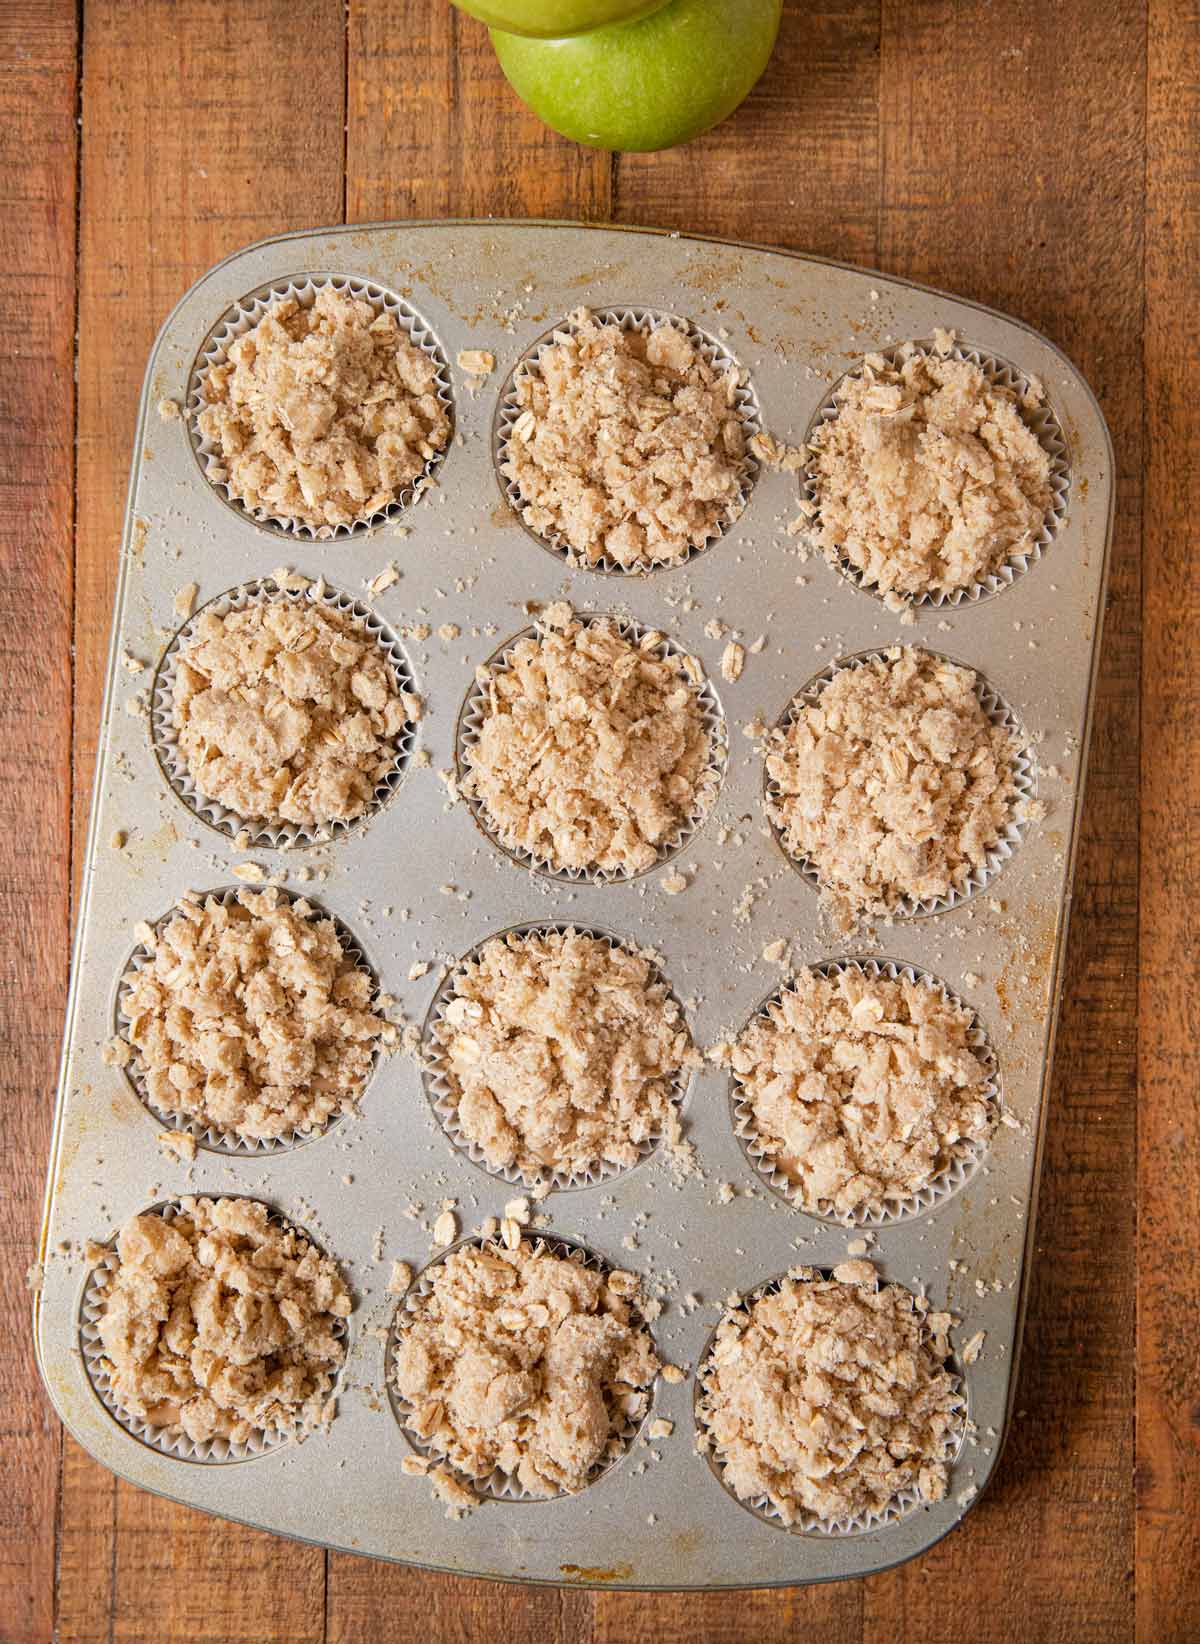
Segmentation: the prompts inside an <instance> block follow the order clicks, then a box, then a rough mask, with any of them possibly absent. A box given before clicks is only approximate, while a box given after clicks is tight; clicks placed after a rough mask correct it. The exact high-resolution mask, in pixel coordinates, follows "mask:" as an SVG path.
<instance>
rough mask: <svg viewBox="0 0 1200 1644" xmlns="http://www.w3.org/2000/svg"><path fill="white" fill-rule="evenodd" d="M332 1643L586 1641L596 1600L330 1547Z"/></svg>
mask: <svg viewBox="0 0 1200 1644" xmlns="http://www.w3.org/2000/svg"><path fill="white" fill-rule="evenodd" d="M325 1611H326V1634H325V1644H360V1640H363V1639H369V1640H370V1644H412V1641H413V1640H414V1639H417V1640H420V1641H421V1644H479V1641H481V1640H485V1639H493V1640H495V1641H496V1644H501V1641H503V1644H587V1641H588V1640H590V1637H591V1600H590V1598H589V1597H588V1595H587V1594H586V1593H573V1592H570V1591H569V1590H563V1589H561V1588H557V1587H532V1586H517V1585H513V1584H511V1583H508V1582H500V1581H473V1580H469V1579H467V1578H465V1577H462V1576H451V1575H438V1574H435V1573H433V1572H430V1571H426V1570H411V1569H405V1568H404V1567H403V1566H401V1565H397V1564H380V1563H378V1562H376V1561H375V1560H373V1559H367V1558H353V1557H351V1556H349V1555H348V1554H345V1553H331V1554H330V1555H329V1574H328V1585H327V1589H326V1597H325Z"/></svg>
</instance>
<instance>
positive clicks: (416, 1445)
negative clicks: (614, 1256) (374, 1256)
mask: <svg viewBox="0 0 1200 1644" xmlns="http://www.w3.org/2000/svg"><path fill="white" fill-rule="evenodd" d="M522 1237H523V1238H524V1240H525V1242H526V1243H528V1244H530V1245H532V1247H533V1249H534V1250H535V1251H541V1250H547V1251H549V1253H550V1254H551V1255H552V1256H560V1257H563V1258H565V1259H566V1260H567V1261H575V1262H579V1263H580V1264H581V1265H582V1266H583V1267H587V1268H590V1269H591V1270H592V1271H593V1272H595V1273H615V1272H625V1271H628V1270H627V1269H624V1268H617V1267H615V1266H614V1265H613V1263H612V1262H610V1261H606V1260H605V1258H604V1257H603V1256H598V1255H597V1254H596V1252H595V1251H594V1250H589V1248H588V1247H587V1245H585V1244H581V1243H580V1241H579V1240H578V1239H567V1238H563V1237H562V1236H561V1235H559V1234H556V1233H531V1232H524V1231H523V1234H522ZM495 1243H496V1241H495V1240H494V1239H491V1240H489V1239H483V1238H480V1237H479V1235H478V1234H470V1235H468V1237H466V1238H465V1239H459V1240H458V1241H457V1242H456V1243H455V1244H452V1245H447V1247H446V1249H445V1250H441V1251H439V1252H438V1254H437V1255H436V1256H435V1257H434V1258H433V1260H432V1261H429V1262H427V1263H426V1264H425V1266H424V1267H423V1268H422V1269H421V1271H420V1272H419V1273H418V1274H417V1275H416V1277H415V1278H414V1279H413V1281H412V1283H411V1284H410V1285H409V1287H408V1289H407V1290H406V1291H405V1293H404V1295H403V1296H401V1298H400V1300H399V1301H398V1302H397V1304H396V1309H395V1312H394V1313H393V1315H392V1321H391V1324H390V1325H389V1326H388V1336H387V1344H386V1346H385V1349H384V1381H385V1383H386V1386H387V1395H388V1402H389V1404H390V1405H391V1407H392V1414H393V1416H395V1418H396V1423H397V1425H398V1426H399V1428H400V1431H401V1432H402V1433H403V1434H404V1437H405V1440H406V1442H407V1443H408V1446H409V1448H410V1449H411V1450H413V1451H414V1452H415V1453H416V1454H417V1455H419V1456H424V1457H426V1459H427V1460H429V1461H430V1462H431V1463H433V1465H434V1466H444V1467H446V1468H447V1469H448V1470H449V1471H450V1472H451V1473H453V1474H454V1475H455V1476H456V1477H458V1478H461V1479H465V1480H466V1481H467V1482H468V1483H469V1484H470V1486H471V1488H472V1489H473V1490H474V1491H475V1493H476V1495H477V1496H479V1498H480V1499H481V1500H482V1501H503V1502H540V1503H543V1504H544V1503H546V1502H552V1501H563V1500H569V1499H570V1497H571V1495H572V1492H570V1491H567V1490H557V1491H555V1492H554V1493H553V1494H552V1495H535V1494H534V1493H533V1492H532V1491H530V1490H526V1489H525V1488H524V1487H523V1486H522V1485H520V1484H518V1483H517V1481H516V1478H515V1476H514V1475H513V1474H510V1473H505V1472H502V1471H501V1469H500V1468H499V1467H496V1468H493V1470H492V1471H491V1472H490V1473H488V1474H486V1475H485V1476H484V1477H482V1478H474V1477H472V1476H471V1475H470V1474H469V1473H466V1472H464V1471H463V1470H462V1468H461V1467H457V1466H455V1465H454V1463H452V1462H451V1461H449V1460H448V1458H447V1457H446V1456H445V1455H443V1454H442V1452H441V1451H440V1450H437V1449H435V1448H434V1447H433V1446H432V1445H431V1444H429V1443H428V1441H427V1440H426V1439H424V1438H422V1436H421V1435H420V1433H417V1432H415V1431H414V1430H413V1429H412V1428H411V1427H409V1425H408V1423H409V1421H410V1420H411V1418H412V1415H413V1409H412V1406H411V1405H410V1404H409V1402H408V1400H407V1399H405V1398H404V1397H403V1396H402V1395H401V1394H400V1392H399V1391H398V1389H397V1387H396V1385H395V1382H394V1380H393V1376H392V1363H393V1359H394V1356H395V1352H396V1347H397V1343H398V1341H399V1338H400V1335H401V1332H402V1329H403V1324H404V1319H405V1317H406V1316H409V1315H412V1314H415V1313H416V1312H417V1310H418V1307H419V1304H420V1303H421V1302H422V1301H423V1300H424V1299H425V1298H427V1297H428V1296H429V1295H430V1294H431V1292H432V1289H433V1278H434V1274H435V1270H436V1269H437V1268H439V1267H440V1266H441V1265H442V1263H443V1262H444V1261H445V1260H446V1258H447V1257H448V1256H452V1255H453V1254H454V1253H455V1251H457V1250H462V1249H464V1248H465V1247H466V1246H468V1245H473V1246H475V1247H476V1248H477V1249H485V1248H487V1247H488V1246H489V1245H495ZM500 1248H503V1247H500ZM630 1310H631V1312H632V1314H633V1317H634V1320H635V1322H636V1323H637V1324H638V1325H639V1326H640V1327H641V1328H642V1329H644V1330H646V1331H647V1332H649V1330H650V1327H649V1325H648V1324H646V1322H645V1320H644V1319H643V1318H642V1317H641V1313H640V1311H639V1309H638V1307H637V1305H636V1303H631V1304H630ZM652 1405H653V1392H652V1389H648V1390H647V1393H646V1408H645V1410H644V1411H643V1413H642V1414H641V1415H640V1416H639V1417H637V1419H636V1420H635V1419H634V1418H633V1417H632V1416H624V1417H622V1419H621V1424H620V1425H619V1426H618V1427H617V1428H616V1430H615V1431H614V1432H613V1433H612V1436H611V1437H610V1439H609V1443H608V1451H607V1453H606V1454H605V1455H604V1456H602V1457H601V1459H600V1460H599V1461H598V1462H596V1464H595V1465H594V1466H593V1468H592V1470H591V1472H589V1474H588V1476H587V1481H586V1483H585V1485H584V1489H588V1488H589V1487H590V1486H591V1485H593V1484H595V1483H597V1482H598V1480H600V1479H602V1478H603V1477H604V1475H605V1474H606V1473H608V1472H610V1471H611V1469H612V1468H614V1467H615V1466H617V1464H618V1463H619V1462H620V1461H622V1460H623V1459H624V1457H625V1456H627V1455H628V1454H629V1451H630V1450H631V1449H632V1448H633V1445H634V1443H635V1441H636V1439H637V1437H638V1434H639V1433H640V1432H641V1431H642V1428H643V1426H644V1425H645V1424H646V1422H647V1421H649V1419H650V1411H651V1407H652ZM573 1493H574V1494H575V1495H578V1494H580V1492H579V1491H575V1492H573Z"/></svg>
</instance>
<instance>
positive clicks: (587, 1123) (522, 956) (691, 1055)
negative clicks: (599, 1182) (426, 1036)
mask: <svg viewBox="0 0 1200 1644" xmlns="http://www.w3.org/2000/svg"><path fill="white" fill-rule="evenodd" d="M433 1039H434V1045H435V1047H436V1048H435V1051H434V1055H435V1066H438V1067H439V1068H440V1070H441V1071H442V1072H443V1075H444V1077H445V1079H446V1081H447V1083H448V1085H449V1087H450V1091H451V1100H452V1102H453V1105H454V1109H455V1118H456V1121H457V1125H458V1128H459V1130H460V1131H461V1133H462V1135H463V1137H464V1138H465V1139H466V1140H467V1141H468V1142H470V1143H473V1144H474V1145H475V1146H476V1147H478V1148H479V1149H480V1150H481V1151H482V1153H483V1156H484V1158H485V1159H486V1161H487V1163H488V1164H489V1165H490V1166H491V1168H492V1169H494V1170H503V1169H515V1170H518V1171H520V1172H521V1173H522V1174H523V1175H525V1176H527V1177H530V1178H535V1177H541V1176H543V1175H546V1174H551V1173H554V1172H556V1171H557V1172H562V1173H563V1174H564V1175H567V1176H576V1175H581V1174H583V1173H585V1172H588V1171H590V1170H593V1169H596V1168H598V1167H600V1166H601V1165H605V1164H608V1165H617V1166H628V1165H632V1164H635V1163H636V1162H637V1160H638V1158H639V1156H640V1152H641V1149H642V1147H643V1145H644V1144H645V1143H647V1142H649V1141H651V1140H653V1139H656V1138H658V1137H660V1136H661V1135H663V1134H664V1132H665V1128H666V1120H667V1112H668V1109H669V1108H670V1106H671V1103H672V1100H673V1098H674V1097H675V1096H676V1094H677V1091H678V1081H679V1076H680V1074H681V1073H682V1072H683V1071H684V1069H686V1068H690V1067H694V1066H697V1065H699V1062H700V1058H699V1056H698V1055H697V1053H696V1051H695V1049H694V1047H693V1045H692V1040H691V1035H690V1034H689V1032H688V1029H687V1024H686V1022H685V1021H684V1018H683V1013H682V1011H681V1010H680V1008H679V1005H678V1003H677V1002H676V1001H675V999H674V998H673V997H672V995H671V992H670V990H669V988H668V987H667V984H666V983H665V982H664V981H663V980H662V979H661V978H660V977H659V976H658V974H657V973H656V971H655V969H654V967H653V965H652V964H651V963H650V961H649V960H648V959H647V958H645V957H644V956H643V955H641V954H639V953H635V952H633V951H632V950H631V949H629V948H627V947H623V946H620V945H617V944H615V943H610V942H607V941H605V940H603V939H601V938H598V937H595V936H590V935H588V934H586V933H585V932H582V931H576V930H566V931H554V930H552V931H527V932H523V933H521V932H514V933H511V934H509V935H508V936H505V937H494V938H493V939H492V940H491V941H489V942H486V943H485V944H484V946H483V947H482V949H481V950H480V952H479V954H478V955H477V956H476V957H474V958H472V959H470V960H468V961H467V962H466V963H465V964H463V965H462V966H461V967H460V968H459V970H458V971H456V972H455V975H454V978H453V995H452V997H451V998H450V1000H449V1002H448V1003H447V1004H446V1006H445V1008H444V1010H443V1012H442V1015H441V1017H440V1018H439V1020H438V1021H437V1022H436V1023H435V1024H434V1028H433Z"/></svg>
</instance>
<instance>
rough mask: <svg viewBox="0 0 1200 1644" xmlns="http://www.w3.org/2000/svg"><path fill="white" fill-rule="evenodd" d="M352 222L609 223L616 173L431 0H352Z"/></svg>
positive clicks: (468, 28) (455, 16) (476, 26)
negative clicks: (546, 118) (519, 92)
mask: <svg viewBox="0 0 1200 1644" xmlns="http://www.w3.org/2000/svg"><path fill="white" fill-rule="evenodd" d="M348 17H349V43H348V49H349V62H348V73H347V124H346V221H347V222H351V223H357V222H378V221H382V220H384V219H388V218H403V217H444V216H452V217H487V216H497V217H570V218H575V219H579V220H591V221H601V220H604V219H606V218H607V217H608V215H609V209H610V204H611V179H612V162H611V161H610V158H609V156H608V155H607V154H599V153H597V152H596V151H595V150H592V149H585V148H580V147H579V146H578V145H577V144H575V143H569V142H567V141H566V139H565V138H562V137H559V136H557V135H556V134H555V133H554V132H552V131H550V130H548V129H547V128H546V127H545V126H544V125H543V124H542V123H541V121H540V120H538V119H535V117H534V116H533V115H532V114H530V113H529V111H528V109H526V108H525V106H524V104H522V103H521V102H520V101H519V99H518V98H517V97H515V96H514V95H513V93H512V92H511V91H510V89H509V87H508V84H507V82H506V81H505V79H504V76H503V75H502V74H501V73H500V69H499V66H498V64H497V62H496V55H495V53H494V52H493V50H492V47H491V42H490V41H489V39H488V35H487V30H486V29H485V28H484V27H483V25H482V24H480V23H476V22H474V21H473V20H472V19H471V18H469V17H466V16H464V15H463V14H462V13H461V12H459V11H457V10H455V9H454V8H453V7H451V6H448V5H445V4H442V3H440V0H439V3H437V4H435V5H433V6H430V5H429V3H428V0H349V12H348Z"/></svg>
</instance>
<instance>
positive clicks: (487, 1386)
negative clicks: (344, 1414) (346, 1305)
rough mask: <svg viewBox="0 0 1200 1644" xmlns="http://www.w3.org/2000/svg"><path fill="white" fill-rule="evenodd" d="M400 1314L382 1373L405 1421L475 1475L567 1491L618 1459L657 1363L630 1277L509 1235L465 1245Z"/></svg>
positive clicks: (533, 1490)
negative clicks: (497, 1474) (404, 1410)
mask: <svg viewBox="0 0 1200 1644" xmlns="http://www.w3.org/2000/svg"><path fill="white" fill-rule="evenodd" d="M428 1284H429V1288H428V1291H427V1292H423V1291H418V1294H417V1297H416V1302H415V1310H409V1311H406V1312H405V1313H404V1314H403V1315H402V1316H401V1321H400V1328H399V1331H398V1334H397V1340H396V1347H395V1351H394V1353H393V1358H392V1379H393V1382H394V1384H395V1387H396V1390H397V1392H398V1393H399V1394H400V1396H401V1398H402V1399H403V1400H404V1401H405V1402H406V1404H408V1405H409V1406H410V1408H411V1418H410V1420H409V1421H408V1423H407V1425H408V1426H409V1427H410V1428H411V1429H412V1430H413V1432H414V1433H416V1434H417V1435H419V1437H420V1438H421V1439H422V1441H423V1442H424V1443H425V1444H426V1445H427V1446H428V1447H429V1448H430V1449H431V1450H432V1451H433V1452H434V1453H435V1454H436V1455H440V1456H444V1457H445V1458H446V1460H447V1461H448V1462H449V1463H450V1464H451V1465H452V1466H453V1467H455V1468H457V1469H458V1471H459V1472H460V1473H463V1474H465V1475H466V1476H467V1477H468V1478H472V1479H475V1480H477V1481H482V1480H485V1479H486V1478H487V1477H488V1476H489V1475H490V1474H491V1473H492V1472H494V1471H495V1470H496V1469H499V1470H500V1471H501V1472H502V1473H506V1474H508V1475H509V1476H510V1477H511V1478H512V1479H513V1480H514V1481H515V1482H516V1484H518V1485H519V1486H520V1488H521V1489H523V1490H526V1491H528V1492H529V1493H530V1494H531V1495H535V1496H550V1495H555V1494H557V1493H559V1492H560V1491H561V1492H566V1493H569V1494H574V1493H576V1492H578V1491H580V1490H582V1489H583V1488H584V1486H585V1485H586V1484H587V1483H588V1475H589V1474H590V1473H591V1472H592V1471H593V1469H594V1468H596V1467H597V1466H598V1465H599V1464H601V1463H602V1462H604V1461H606V1460H608V1459H611V1458H613V1457H615V1456H616V1455H618V1454H619V1453H620V1451H621V1449H622V1448H623V1446H624V1442H625V1435H626V1434H627V1433H628V1432H629V1431H630V1429H631V1428H632V1427H636V1425H637V1424H638V1423H639V1422H640V1421H641V1419H642V1416H643V1415H644V1414H645V1412H646V1408H647V1404H648V1402H649V1400H648V1394H647V1393H646V1391H645V1389H646V1388H647V1387H649V1385H650V1383H651V1382H652V1381H653V1380H654V1377H655V1375H656V1374H657V1373H658V1369H659V1362H658V1359H657V1357H656V1356H655V1352H654V1342H653V1339H652V1338H651V1336H650V1333H649V1331H648V1330H647V1329H646V1328H645V1327H644V1325H643V1324H642V1323H641V1320H640V1317H639V1315H638V1313H637V1311H636V1304H637V1299H638V1281H637V1279H636V1278H635V1276H634V1275H633V1274H632V1273H622V1272H610V1273H607V1274H605V1273H599V1272H595V1271H593V1270H592V1269H590V1268H587V1267H584V1266H583V1265H582V1263H581V1262H579V1261H574V1260H571V1259H570V1258H568V1257H564V1256H558V1255H555V1254H554V1253H553V1252H552V1251H550V1250H548V1249H545V1248H543V1247H541V1246H539V1245H538V1244H536V1243H531V1242H530V1241H529V1240H522V1242H521V1243H520V1244H518V1245H517V1247H516V1248H515V1249H512V1250H509V1249H507V1248H504V1247H502V1246H499V1245H493V1244H485V1245H482V1246H477V1245H464V1246H463V1247H462V1248H461V1249H459V1250H455V1251H453V1252H452V1253H451V1254H450V1255H449V1256H447V1257H446V1259H445V1260H444V1261H443V1262H440V1263H438V1264H437V1266H436V1267H434V1268H433V1269H431V1271H430V1273H429V1274H428Z"/></svg>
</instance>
